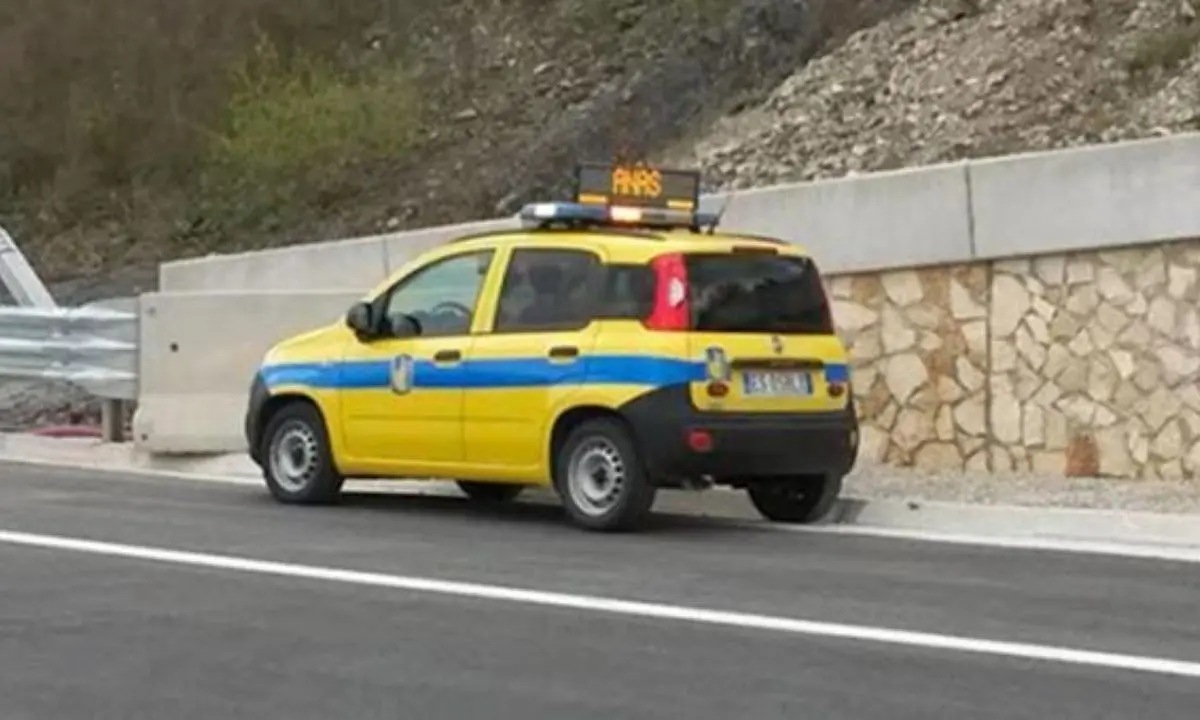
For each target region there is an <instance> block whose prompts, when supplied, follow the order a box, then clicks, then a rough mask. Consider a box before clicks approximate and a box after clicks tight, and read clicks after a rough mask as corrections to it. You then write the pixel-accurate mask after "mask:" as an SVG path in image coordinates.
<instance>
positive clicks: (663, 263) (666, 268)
mask: <svg viewBox="0 0 1200 720" xmlns="http://www.w3.org/2000/svg"><path fill="white" fill-rule="evenodd" d="M650 267H651V268H652V269H653V270H654V307H653V309H652V310H651V311H650V317H648V318H646V327H648V328H650V329H651V330H687V329H688V326H689V325H691V311H690V309H689V307H688V306H689V303H688V296H687V294H688V292H687V287H688V278H687V265H686V264H685V263H684V260H683V255H679V254H675V253H673V254H670V255H660V256H658V257H656V258H654V260H652V261H651V262H650Z"/></svg>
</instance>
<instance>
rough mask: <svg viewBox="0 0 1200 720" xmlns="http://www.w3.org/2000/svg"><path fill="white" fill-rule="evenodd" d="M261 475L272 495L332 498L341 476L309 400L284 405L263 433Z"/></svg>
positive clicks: (305, 500) (290, 499)
mask: <svg viewBox="0 0 1200 720" xmlns="http://www.w3.org/2000/svg"><path fill="white" fill-rule="evenodd" d="M263 442H264V443H265V446H266V452H264V453H263V477H264V479H265V480H266V483H267V488H268V489H269V490H270V491H271V495H272V496H274V498H275V499H276V500H278V501H280V502H283V503H288V504H301V505H316V504H326V503H331V502H334V501H335V500H336V499H337V497H338V495H339V494H340V493H341V490H342V483H343V482H344V478H342V476H341V475H340V474H339V473H338V472H337V468H336V467H335V466H334V463H333V453H332V449H331V448H330V445H329V433H328V431H327V430H326V428H325V420H324V418H322V417H321V411H320V410H318V409H317V408H316V407H315V406H313V405H312V404H310V403H308V402H303V401H296V402H292V403H289V404H287V405H285V406H284V407H282V408H280V409H279V411H278V412H276V413H275V414H274V415H273V416H272V417H271V420H270V421H269V422H268V423H267V427H266V431H265V432H264V433H263Z"/></svg>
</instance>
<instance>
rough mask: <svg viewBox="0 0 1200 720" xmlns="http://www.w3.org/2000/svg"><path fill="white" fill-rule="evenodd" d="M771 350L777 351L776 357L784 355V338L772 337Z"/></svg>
mask: <svg viewBox="0 0 1200 720" xmlns="http://www.w3.org/2000/svg"><path fill="white" fill-rule="evenodd" d="M771 349H772V350H774V351H775V354H776V355H779V354H781V353H783V338H781V337H779V336H778V335H772V336H771Z"/></svg>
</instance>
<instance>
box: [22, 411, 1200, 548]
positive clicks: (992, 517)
mask: <svg viewBox="0 0 1200 720" xmlns="http://www.w3.org/2000/svg"><path fill="white" fill-rule="evenodd" d="M0 459H7V460H11V461H17V462H27V463H33V464H39V465H50V466H58V467H70V468H75V469H79V468H91V469H96V470H102V471H110V472H129V473H135V474H148V475H159V476H166V477H175V478H180V479H190V480H210V481H217V482H229V483H237V484H254V485H257V484H259V483H261V479H260V478H261V475H260V474H259V470H258V468H257V467H256V466H255V465H254V464H253V463H252V462H251V461H250V460H249V458H247V457H245V456H242V455H227V456H215V457H214V456H196V457H172V458H161V457H158V458H150V457H146V456H138V455H136V454H135V453H134V452H133V448H132V447H131V446H117V445H108V444H104V443H101V442H99V441H96V440H92V439H88V438H67V439H58V438H42V437H36V436H29V435H4V434H0ZM346 491H348V492H387V493H398V494H417V495H436V496H451V497H453V496H461V493H460V492H459V491H458V489H457V488H456V487H455V486H454V484H453V483H451V482H447V481H407V482H406V481H387V480H351V481H348V482H347V484H346ZM522 501H523V502H535V503H539V504H553V505H557V504H558V503H559V500H558V497H557V496H556V495H555V494H554V492H553V491H551V490H548V489H543V488H538V489H534V490H531V491H529V492H527V493H526V494H525V495H523V496H522ZM655 511H656V512H658V513H661V514H664V515H675V516H683V517H693V518H707V519H712V520H719V521H732V522H737V523H749V524H753V525H754V526H756V527H758V528H761V529H772V530H789V531H816V530H825V531H835V532H836V531H853V532H857V533H861V534H867V533H874V534H892V535H894V536H897V537H900V536H905V537H925V538H928V539H934V536H937V537H938V538H941V539H946V540H951V539H956V540H957V541H961V542H970V541H972V540H975V541H979V542H988V541H1001V542H1012V543H1019V544H1023V545H1024V546H1029V547H1035V546H1037V544H1038V543H1042V544H1046V545H1051V544H1056V543H1057V544H1060V545H1061V544H1064V543H1067V544H1069V543H1093V544H1101V545H1104V546H1106V547H1112V548H1113V549H1114V551H1118V550H1116V548H1117V547H1118V546H1119V547H1122V548H1128V549H1136V548H1143V549H1146V548H1171V549H1176V550H1182V551H1186V552H1189V553H1190V552H1192V551H1195V552H1197V553H1200V517H1197V516H1196V515H1188V514H1177V515H1175V514H1165V513H1149V512H1126V511H1121V510H1095V509H1083V508H1063V507H1031V506H1014V505H979V504H965V503H949V502H915V501H904V500H880V499H868V498H844V499H843V500H842V501H841V502H840V503H839V504H838V505H837V506H836V507H835V508H834V511H833V512H832V513H831V514H830V516H829V517H828V518H826V519H825V520H824V521H822V522H821V523H818V524H816V525H811V526H785V525H772V524H768V523H765V522H763V521H762V519H761V517H760V516H759V514H758V512H757V511H756V510H755V509H754V507H753V506H752V505H751V504H750V502H749V499H748V498H747V497H746V494H745V493H743V492H737V491H731V490H725V489H717V490H710V491H708V492H703V493H695V492H685V491H674V492H672V491H667V492H662V493H660V494H659V498H658V501H657V502H656V503H655Z"/></svg>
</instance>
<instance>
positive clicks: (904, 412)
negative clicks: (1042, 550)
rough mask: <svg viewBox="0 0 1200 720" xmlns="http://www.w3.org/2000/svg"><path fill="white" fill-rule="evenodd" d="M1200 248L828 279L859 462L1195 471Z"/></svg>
mask: <svg viewBox="0 0 1200 720" xmlns="http://www.w3.org/2000/svg"><path fill="white" fill-rule="evenodd" d="M1198 267H1200V240H1187V241H1179V242H1170V243H1161V244H1152V245H1142V246H1138V247H1132V248H1127V249H1115V250H1106V251H1085V252H1074V253H1070V254H1066V255H1045V256H1039V257H1033V258H1027V259H1019V260H1004V261H997V262H977V263H971V264H964V265H951V266H941V267H934V268H925V269H919V270H900V271H892V272H886V273H873V274H861V275H840V276H832V277H830V278H829V279H828V285H829V291H830V293H831V295H832V297H833V299H834V314H835V316H836V318H837V321H838V323H839V327H840V330H841V332H842V333H843V336H844V337H845V338H846V340H847V341H848V342H849V343H850V347H851V354H852V356H853V360H854V363H853V364H854V374H853V380H854V385H855V394H856V397H857V402H858V404H859V413H860V415H861V417H862V419H863V421H864V427H863V454H862V456H861V458H862V461H863V462H885V463H888V464H894V465H901V466H916V467H920V468H925V469H978V470H990V471H996V472H1003V471H1021V472H1024V471H1030V470H1033V471H1039V472H1047V473H1065V474H1068V475H1075V476H1097V475H1100V476H1114V477H1128V478H1157V477H1163V478H1178V477H1195V476H1196V475H1197V474H1200V388H1198V387H1197V384H1196V380H1197V378H1198V376H1200V309H1198V303H1197V301H1198V300H1200V284H1198V282H1197V275H1198V271H1197V268H1198Z"/></svg>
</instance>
